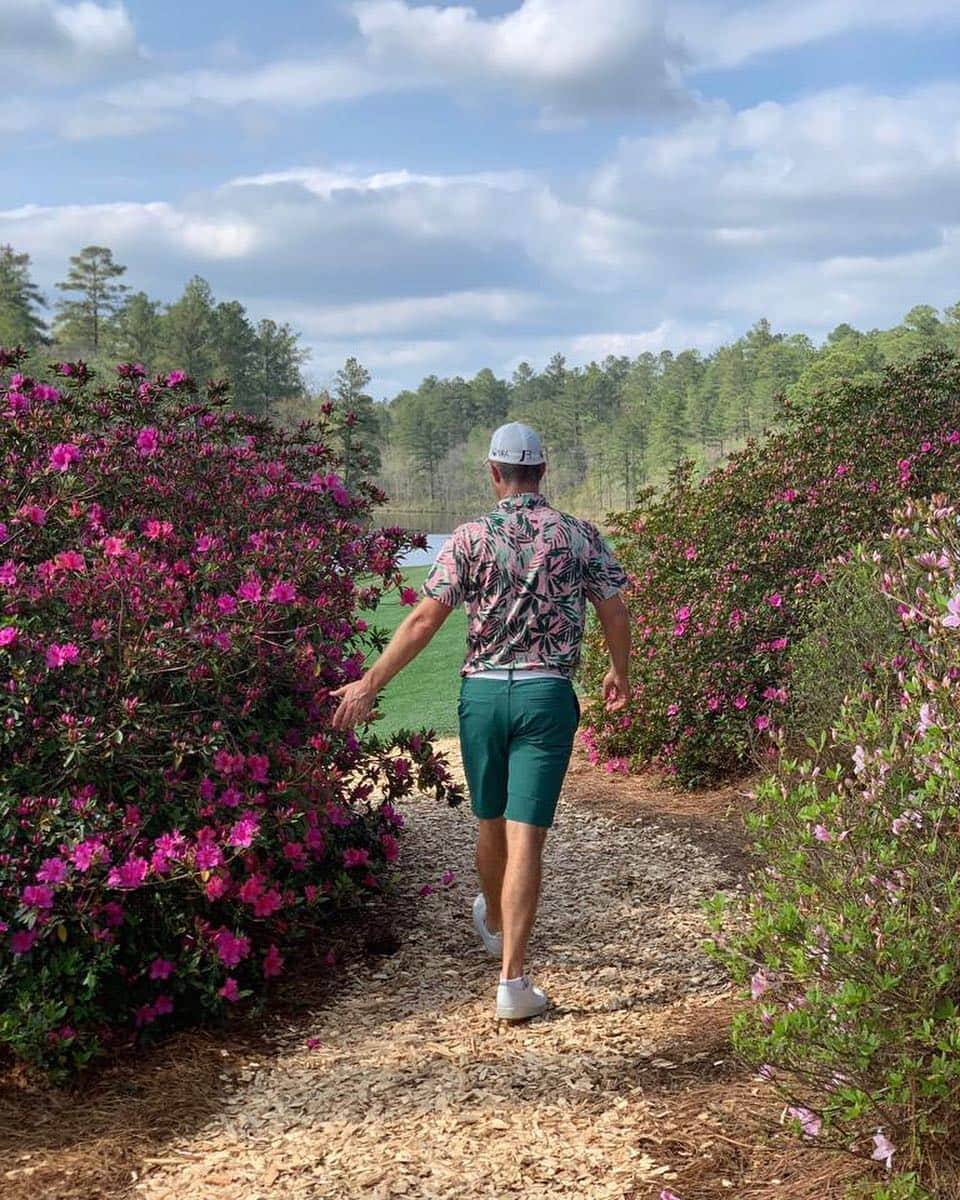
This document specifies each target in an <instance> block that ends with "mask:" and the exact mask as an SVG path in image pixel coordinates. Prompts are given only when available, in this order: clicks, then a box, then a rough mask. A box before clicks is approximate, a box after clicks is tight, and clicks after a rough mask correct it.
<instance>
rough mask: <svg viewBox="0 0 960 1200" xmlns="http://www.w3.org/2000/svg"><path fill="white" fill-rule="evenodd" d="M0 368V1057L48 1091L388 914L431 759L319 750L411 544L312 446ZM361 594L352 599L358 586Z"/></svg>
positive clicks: (188, 392)
mask: <svg viewBox="0 0 960 1200" xmlns="http://www.w3.org/2000/svg"><path fill="white" fill-rule="evenodd" d="M19 366H20V363H19V359H18V356H17V355H16V354H2V353H0V371H5V374H4V377H3V382H2V386H0V439H2V441H0V446H2V464H3V469H2V474H0V1042H4V1043H6V1044H8V1045H9V1046H11V1047H13V1049H14V1050H15V1051H16V1052H17V1053H18V1054H20V1055H22V1056H23V1057H25V1058H26V1059H28V1060H31V1061H33V1062H41V1063H46V1064H47V1065H49V1066H51V1067H52V1068H53V1069H55V1070H62V1069H67V1068H69V1067H72V1066H76V1065H78V1064H82V1063H84V1062H86V1061H88V1060H89V1059H90V1058H91V1057H92V1056H93V1055H95V1054H96V1053H97V1052H98V1051H99V1050H100V1049H101V1048H102V1047H103V1046H105V1045H109V1044H114V1043H117V1042H123V1041H127V1040H129V1039H131V1038H133V1037H137V1036H143V1035H146V1034H153V1033H155V1032H156V1031H157V1030H158V1029H162V1028H164V1027H169V1025H170V1024H171V1023H173V1022H177V1021H185V1020H194V1019H196V1018H197V1017H198V1016H201V1015H203V1014H204V1013H214V1014H216V1013H219V1012H221V1011H223V1010H224V1008H225V1007H228V1006H229V1005H230V1004H232V1003H234V1002H235V1001H237V1000H238V999H240V998H242V997H245V996H250V995H254V994H256V993H259V992H261V991H262V990H263V989H264V987H265V986H266V985H267V984H268V983H269V981H270V980H271V979H272V978H273V977H274V976H276V975H278V974H280V972H281V971H282V970H283V963H284V954H285V953H286V952H287V948H288V947H289V946H290V945H291V944H293V943H294V942H295V941H296V939H297V938H298V937H300V936H302V935H303V934H304V933H305V932H306V931H308V930H310V929H311V928H314V927H316V926H317V925H318V923H319V922H320V921H321V920H322V919H323V918H324V916H325V914H327V913H328V912H330V911H334V910H336V908H337V907H338V906H340V905H343V904H346V903H348V902H350V901H353V900H355V899H357V898H362V897H363V896H364V895H366V894H369V893H371V892H373V891H376V890H378V889H380V888H381V887H382V886H383V884H384V881H385V879H386V877H387V875H388V872H389V870H390V869H391V868H390V864H391V863H392V862H393V861H394V860H395V859H396V857H397V853H398V840H397V832H398V827H399V826H400V825H401V824H402V817H401V815H400V814H399V812H398V811H397V809H396V807H395V803H396V801H397V800H398V799H399V798H400V797H402V796H404V795H406V794H407V793H409V792H410V791H411V790H412V789H413V788H414V787H421V788H427V787H432V788H435V789H436V790H437V792H438V793H439V794H441V795H444V796H446V797H447V798H448V799H450V800H452V801H455V800H456V799H457V798H458V793H457V790H456V789H455V788H452V787H451V786H450V782H449V779H448V777H447V774H446V770H445V767H444V765H443V763H442V761H441V760H440V759H439V758H438V756H437V755H436V754H435V753H434V752H433V750H432V748H431V746H430V744H429V742H428V740H427V738H426V737H424V736H423V735H403V736H401V737H400V738H399V739H398V741H397V742H396V743H395V744H390V745H387V744H380V743H379V742H378V741H377V740H376V739H371V740H369V741H368V742H367V743H366V744H364V743H362V742H361V741H360V740H359V739H358V738H357V736H355V735H354V734H353V733H352V732H351V733H348V734H346V735H344V734H341V733H337V732H335V731H334V730H332V728H331V727H330V716H331V712H332V709H333V707H334V706H335V703H336V702H335V700H333V699H332V698H331V696H330V692H331V690H332V689H334V688H335V687H337V686H338V685H339V684H340V683H342V682H343V681H344V680H349V679H352V678H356V677H357V676H358V675H359V674H360V672H361V670H362V664H363V659H364V654H365V651H366V650H367V649H368V648H369V646H370V645H371V642H372V641H373V635H372V634H371V632H370V631H369V630H368V629H367V626H366V623H365V621H364V620H363V618H362V617H361V615H360V611H359V610H360V609H361V608H363V607H370V606H372V605H374V604H375V603H376V600H377V598H378V597H379V595H380V593H381V591H382V589H383V588H384V587H386V586H392V585H393V584H395V583H398V582H399V579H400V576H399V573H398V571H397V561H398V556H399V555H400V554H401V553H402V552H403V550H404V549H405V548H406V546H407V545H408V544H409V543H408V540H407V537H406V535H405V534H404V532H403V531H402V530H399V529H393V530H374V531H372V532H371V531H370V520H369V517H370V512H371V506H372V505H373V503H374V502H376V501H377V500H378V499H380V498H381V497H380V496H379V493H377V491H376V489H374V488H372V487H371V486H369V485H367V484H364V483H358V484H357V486H356V488H355V489H354V490H352V491H349V490H348V489H347V488H346V486H345V485H344V483H343V481H342V479H341V478H340V476H339V475H338V474H337V473H336V466H337V463H336V459H335V458H334V456H333V453H332V451H331V450H330V449H329V438H328V436H327V431H326V430H325V427H324V426H323V425H322V424H321V425H319V426H312V427H311V426H304V427H303V428H301V429H300V430H298V431H297V432H296V433H290V434H287V433H284V432H281V431H279V430H277V429H276V428H274V427H273V426H272V425H271V424H270V423H268V422H265V421H259V420H255V419H253V418H251V417H245V416H240V415H238V414H236V413H231V412H230V411H229V410H228V409H227V408H225V401H224V397H223V396H222V394H220V393H218V392H217V391H216V390H215V389H214V390H213V391H211V392H210V393H209V394H207V395H206V396H204V397H200V396H198V395H197V392H196V389H195V388H194V386H193V384H192V383H191V381H190V380H189V379H188V378H187V377H186V376H185V375H184V374H183V372H180V371H175V372H171V373H170V374H168V375H165V376H162V377H159V378H157V379H155V380H152V381H151V380H149V379H147V378H145V377H144V374H143V371H142V368H139V367H138V366H130V365H128V366H123V367H121V368H119V371H118V375H117V378H116V380H115V382H114V383H113V384H112V385H111V386H109V387H106V388H99V389H95V388H94V387H93V386H92V385H91V381H90V379H89V378H88V374H87V371H86V369H85V368H84V366H83V365H82V364H62V365H61V366H60V367H59V369H58V378H57V383H56V385H53V384H48V383H41V382H39V381H38V380H36V379H34V378H32V377H30V376H29V375H27V374H25V373H24V372H23V371H22V370H21V369H19ZM361 578H362V579H364V580H365V581H366V583H365V584H364V585H361V584H360V582H359V581H360V580H361Z"/></svg>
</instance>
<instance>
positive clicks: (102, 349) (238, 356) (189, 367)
mask: <svg viewBox="0 0 960 1200" xmlns="http://www.w3.org/2000/svg"><path fill="white" fill-rule="evenodd" d="M126 270H127V268H126V267H125V266H123V265H122V264H121V263H118V262H116V260H115V259H114V256H113V252H112V251H111V250H110V249H109V248H108V247H106V246H85V247H84V248H83V249H82V250H81V251H80V252H79V253H78V254H75V255H74V256H73V257H72V258H71V259H70V264H69V269H68V270H67V272H66V276H65V278H64V279H63V280H61V281H60V282H59V283H58V284H57V285H56V287H57V291H58V292H59V293H60V298H59V299H58V300H57V302H56V304H55V305H54V306H53V315H52V320H50V321H49V322H48V320H47V319H46V317H45V315H44V310H45V309H47V308H48V307H49V306H48V304H47V301H46V298H45V297H44V295H43V294H42V293H41V292H40V290H39V288H38V287H37V286H36V284H35V283H34V282H33V280H32V278H31V276H30V256H29V255H28V254H24V253H20V252H18V251H16V250H15V249H14V248H13V247H12V246H9V245H4V246H0V345H3V346H15V345H21V346H25V347H26V348H27V349H28V350H32V351H37V352H39V351H45V352H46V353H47V354H48V356H49V357H52V358H53V357H55V358H59V359H73V358H82V359H84V360H85V361H86V362H88V363H89V364H90V365H91V366H93V367H94V368H99V369H101V370H109V369H110V368H111V367H112V366H113V365H114V364H115V363H117V362H119V361H129V362H140V363H143V365H144V367H145V368H146V369H147V371H148V372H149V373H150V374H153V373H155V372H157V371H167V370H173V369H180V370H184V371H187V372H188V374H190V375H193V376H194V377H195V378H197V379H200V380H206V379H211V378H217V379H227V380H228V381H229V383H230V388H231V394H232V396H233V398H234V403H235V404H236V405H237V407H238V408H242V409H244V410H245V411H248V412H257V413H264V412H267V411H269V410H270V409H271V408H272V407H273V406H275V405H283V404H284V403H285V402H291V401H294V400H296V399H298V398H300V397H302V396H303V395H304V393H305V391H306V388H305V384H304V380H303V375H302V373H301V368H302V367H303V364H304V363H305V361H306V359H307V356H308V352H307V350H306V348H305V347H304V346H302V345H301V343H300V340H299V337H298V335H297V334H296V333H295V332H294V330H293V329H291V328H290V326H289V325H286V324H278V323H277V322H276V321H272V320H269V319H265V320H261V321H257V322H253V321H251V320H250V318H249V317H248V316H247V313H246V311H245V309H244V307H243V305H242V304H240V303H239V301H236V300H221V301H217V300H216V299H215V297H214V295H213V291H212V289H211V287H210V284H209V283H208V282H207V281H206V280H205V279H202V278H201V277H200V276H199V275H195V276H194V277H193V278H192V279H190V280H189V281H188V283H187V284H186V286H185V287H184V290H183V294H182V295H181V296H180V297H179V298H178V299H177V300H175V301H174V302H173V303H172V304H167V305H164V304H162V303H161V302H160V301H158V300H153V299H151V298H150V296H149V295H147V293H146V292H144V291H134V290H133V289H132V288H130V287H129V286H128V285H127V284H125V283H124V282H123V277H124V276H125V275H126Z"/></svg>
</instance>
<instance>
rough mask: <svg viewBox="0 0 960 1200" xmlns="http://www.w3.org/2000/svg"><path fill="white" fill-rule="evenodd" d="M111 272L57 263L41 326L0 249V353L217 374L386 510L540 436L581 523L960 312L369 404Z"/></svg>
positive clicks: (198, 305) (245, 327)
mask: <svg viewBox="0 0 960 1200" xmlns="http://www.w3.org/2000/svg"><path fill="white" fill-rule="evenodd" d="M125 273H126V268H125V267H124V266H123V265H122V264H120V263H117V262H116V261H115V260H114V257H113V253H112V251H110V250H109V249H108V248H106V247H103V246H87V247H84V249H83V250H81V251H80V253H79V254H77V255H75V256H74V257H73V258H71V259H70V265H69V270H68V271H67V273H66V277H65V278H64V279H63V280H62V281H61V282H60V283H58V284H57V285H56V286H57V290H58V292H60V299H59V300H58V301H57V303H56V305H55V306H54V310H53V319H52V321H51V322H50V323H48V322H47V320H46V319H45V317H44V315H43V310H44V309H46V308H47V304H46V301H45V298H44V297H43V295H42V294H41V293H40V291H39V289H38V288H37V287H36V285H35V284H34V283H33V281H32V279H31V277H30V258H29V256H28V255H27V254H23V253H18V252H17V251H15V250H14V249H13V248H12V247H11V246H0V345H17V344H19V345H24V346H26V347H28V348H29V349H32V350H36V351H41V350H44V351H46V352H47V353H48V354H49V355H50V357H56V358H75V357H81V358H85V359H86V360H87V361H88V362H89V363H91V365H93V366H94V367H99V368H100V369H102V370H109V369H110V367H112V365H113V364H114V363H116V362H117V361H120V360H129V361H136V362H142V363H143V364H144V366H145V367H146V368H147V370H148V372H150V373H154V372H156V371H162V370H172V369H175V368H178V369H181V370H185V371H187V372H188V373H189V374H191V375H193V376H194V377H195V378H197V379H199V380H205V379H210V378H217V379H221V378H225V379H227V381H228V382H229V384H230V387H231V393H232V396H233V400H234V403H235V404H236V405H237V407H239V408H242V409H244V410H246V411H250V412H256V413H262V414H265V415H267V414H269V415H271V416H272V417H274V418H275V419H276V420H277V421H279V422H281V423H282V424H285V425H291V426H292V425H296V424H297V423H298V422H300V421H301V420H309V419H311V418H315V417H317V416H318V415H319V414H320V413H321V412H323V413H324V414H325V415H326V416H327V417H328V418H329V420H330V423H331V427H332V436H334V437H335V439H336V442H337V448H338V449H339V450H340V452H341V454H342V455H343V457H344V460H345V462H344V472H345V474H346V476H347V477H348V479H349V480H351V481H353V480H355V478H356V477H357V476H358V475H361V474H364V475H370V474H373V475H375V476H376V477H377V478H378V482H379V483H380V484H381V486H382V487H383V489H384V491H385V492H386V493H387V495H388V496H389V498H390V504H391V506H392V507H394V508H396V509H405V510H412V511H418V512H423V513H430V512H441V511H447V512H454V513H457V512H461V511H469V510H472V509H475V508H477V507H478V506H481V507H482V506H483V505H484V504H486V503H487V502H488V501H489V484H488V480H487V475H486V471H485V467H484V462H485V458H486V453H487V447H488V445H489V437H490V432H491V430H493V429H494V428H495V427H496V426H497V425H499V424H501V423H502V422H504V421H508V420H520V421H526V422H528V423H529V424H531V425H533V426H535V427H536V428H537V429H539V430H540V431H541V433H542V434H543V437H544V439H545V442H546V445H547V452H548V456H549V460H550V474H549V491H550V494H551V496H553V497H554V498H556V499H557V500H558V501H560V502H563V503H565V504H568V505H570V506H571V507H573V506H576V507H577V508H578V509H579V510H580V511H583V512H584V513H585V514H587V515H592V516H594V517H602V516H603V515H604V514H605V513H607V512H611V511H615V510H620V509H626V508H630V507H632V505H633V503H634V499H635V497H636V495H637V493H638V491H640V490H641V489H643V488H645V487H647V486H650V485H656V484H659V483H661V482H663V481H664V479H665V478H666V477H667V475H668V474H669V472H670V471H671V469H672V468H673V467H674V466H675V465H676V464H677V463H678V462H680V461H681V460H683V459H692V460H693V461H694V462H695V463H696V465H697V467H698V468H699V469H700V470H701V471H705V470H709V469H710V468H711V467H713V466H715V465H716V464H717V463H718V462H721V461H722V460H723V458H724V457H725V456H726V455H727V454H729V452H730V451H731V450H732V449H735V448H737V447H739V446H741V445H743V444H744V443H745V442H746V441H747V440H748V439H749V438H751V437H756V436H759V435H760V434H762V433H763V431H764V430H766V429H769V428H772V427H775V426H776V425H777V424H778V422H779V420H780V417H781V414H782V407H781V403H780V400H779V397H780V396H781V395H784V396H786V397H787V398H788V399H789V400H791V401H793V402H796V403H803V401H804V400H805V398H807V397H809V396H812V395H813V394H814V392H816V391H817V390H818V389H819V388H821V387H824V386H826V385H829V384H831V383H833V382H835V381H836V380H839V379H842V378H849V379H857V380H866V379H873V378H879V376H880V375H881V374H882V372H883V369H884V367H885V366H886V365H887V364H889V363H893V362H905V361H909V360H910V359H911V358H914V357H916V356H917V355H918V354H920V353H923V352H924V351H927V350H930V349H934V348H937V347H943V348H946V349H951V350H954V351H955V352H958V353H960V303H958V304H955V305H953V306H951V307H949V308H946V309H944V310H943V311H942V312H938V310H937V309H935V308H933V307H931V306H930V305H918V306H916V307H915V308H912V309H911V310H910V311H909V312H908V313H907V314H906V316H905V317H904V318H903V320H902V321H901V322H900V323H899V324H898V325H896V326H894V327H893V328H891V329H886V330H878V329H874V330H870V331H868V332H863V331H860V330H858V329H855V328H854V327H853V326H851V325H848V324H842V325H838V326H837V327H836V328H835V329H834V330H833V331H832V332H831V333H830V334H829V335H828V337H827V338H826V340H825V342H824V343H823V344H822V345H820V346H817V345H815V343H814V342H813V341H812V340H811V339H810V338H809V337H807V336H806V335H805V334H787V333H776V332H774V331H773V329H772V327H771V325H770V323H769V321H767V320H765V319H764V320H760V321H758V322H757V323H756V324H755V325H754V326H753V328H752V329H750V330H749V331H748V332H747V333H746V334H744V336H743V337H741V338H738V339H737V340H736V341H734V342H732V343H729V344H727V345H723V346H720V347H718V348H717V349H716V350H714V351H713V352H712V353H711V354H702V353H701V352H699V351H697V350H692V349H687V350H682V351H679V352H677V353H674V352H672V351H670V350H664V351H661V353H659V354H653V353H645V354H640V355H638V356H636V357H628V356H616V355H609V356H608V357H606V358H605V359H604V360H603V361H602V362H600V363H597V362H591V363H589V364H588V365H586V366H570V365H569V364H568V363H567V361H566V359H565V358H564V356H563V355H562V354H555V355H554V356H553V357H552V358H551V359H550V361H549V362H548V363H547V365H546V366H545V367H544V368H543V369H542V370H540V371H537V370H535V369H534V368H533V367H532V366H531V365H530V364H529V363H527V362H522V363H521V364H520V365H519V366H518V367H517V368H516V370H515V371H513V373H512V375H511V376H510V377H509V378H502V377H500V376H498V375H497V374H496V373H495V372H494V371H493V370H491V369H490V368H489V367H485V368H483V369H482V370H481V371H479V372H478V373H477V374H476V375H475V376H473V377H472V378H464V377H463V376H459V375H458V376H453V377H447V378H441V377H438V376H436V375H428V376H427V377H426V378H424V379H423V380H422V382H421V383H420V385H419V386H418V387H417V388H416V389H407V390H404V391H402V392H400V393H399V394H398V395H396V396H394V397H392V398H384V399H383V400H380V401H375V400H374V398H373V396H372V395H371V392H370V382H371V377H370V373H369V372H368V371H367V370H366V369H365V368H364V367H363V366H362V365H361V364H360V363H359V362H358V361H357V360H356V359H355V358H349V359H347V361H346V363H345V364H344V366H343V367H342V368H341V370H339V371H338V372H337V373H336V375H335V376H334V378H333V380H332V381H331V385H330V387H329V388H325V389H321V390H320V391H319V392H313V393H311V392H309V391H308V389H307V387H306V385H305V382H304V379H303V375H302V367H303V365H304V363H305V361H306V359H307V357H308V351H307V350H306V348H305V347H304V346H303V345H302V344H301V342H300V339H299V335H298V334H297V333H296V332H295V331H294V330H293V329H291V328H290V326H289V325H285V324H278V323H277V322H275V321H272V320H269V319H264V320H260V321H258V322H256V323H254V322H253V321H251V320H250V318H249V317H248V316H247V314H246V312H245V310H244V307H243V305H242V304H240V303H239V302H237V301H235V300H227V301H217V300H216V299H215V297H214V296H213V293H212V290H211V288H210V285H209V284H208V283H207V282H206V280H204V279H201V278H200V277H199V276H194V277H193V278H192V279H191V280H190V281H189V282H188V283H187V284H186V286H185V288H184V291H183V294H182V295H181V296H180V297H179V298H178V299H177V300H175V301H174V302H173V303H172V304H168V305H163V304H161V303H160V302H159V301H156V300H152V299H151V298H150V297H149V296H148V295H147V294H146V293H145V292H143V291H137V292H134V291H132V290H131V289H130V288H128V287H127V286H126V285H125V284H124V283H123V277H124V276H125Z"/></svg>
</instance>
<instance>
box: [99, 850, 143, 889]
mask: <svg viewBox="0 0 960 1200" xmlns="http://www.w3.org/2000/svg"><path fill="white" fill-rule="evenodd" d="M149 869H150V864H149V863H148V862H147V860H146V859H145V858H139V857H131V858H128V859H127V860H126V862H123V863H121V864H120V866H119V867H113V868H112V869H111V871H110V874H109V875H108V876H107V884H108V885H109V886H110V887H115V888H121V889H124V890H126V891H129V890H131V889H133V888H138V887H139V886H140V885H141V884H142V883H143V881H144V879H146V877H147V871H148V870H149Z"/></svg>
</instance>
